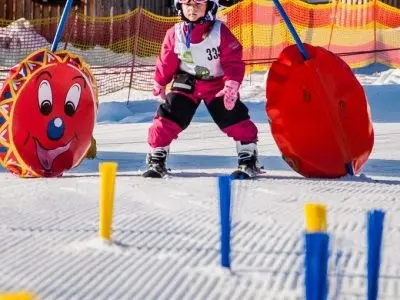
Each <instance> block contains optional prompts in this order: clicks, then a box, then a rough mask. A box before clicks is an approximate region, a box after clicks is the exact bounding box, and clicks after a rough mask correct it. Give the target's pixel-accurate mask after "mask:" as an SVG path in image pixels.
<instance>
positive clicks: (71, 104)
mask: <svg viewBox="0 0 400 300" xmlns="http://www.w3.org/2000/svg"><path fill="white" fill-rule="evenodd" d="M80 98H81V86H80V85H79V84H77V83H76V84H74V85H73V86H71V87H70V89H69V91H68V94H67V98H66V99H65V104H64V112H65V114H66V115H67V116H70V117H72V116H73V115H74V114H75V112H76V109H77V108H78V105H79V100H80Z"/></svg>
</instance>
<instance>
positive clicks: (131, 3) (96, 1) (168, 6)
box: [0, 0, 400, 20]
mask: <svg viewBox="0 0 400 300" xmlns="http://www.w3.org/2000/svg"><path fill="white" fill-rule="evenodd" d="M303 1H305V2H312V1H313V0H303ZM331 1H335V0H325V2H331ZM338 1H341V2H346V3H349V4H361V3H365V2H369V1H374V0H338ZM227 2H232V3H236V2H239V1H238V0H230V1H227ZM383 2H385V3H387V4H389V5H391V6H394V7H398V8H400V0H384V1H383ZM172 5H173V0H82V4H81V5H79V6H75V7H74V10H78V11H79V12H81V13H84V14H85V15H88V16H98V17H107V16H115V15H120V14H123V13H126V12H129V11H131V10H133V9H135V8H136V7H138V6H141V7H143V8H144V9H146V10H149V11H151V12H153V13H155V14H157V15H162V16H172V15H174V14H175V11H174V9H173V8H172ZM62 9H63V5H49V4H38V3H36V2H34V1H33V0H0V19H7V20H16V19H19V18H25V19H31V20H32V19H46V18H51V17H59V16H60V14H61V12H62Z"/></svg>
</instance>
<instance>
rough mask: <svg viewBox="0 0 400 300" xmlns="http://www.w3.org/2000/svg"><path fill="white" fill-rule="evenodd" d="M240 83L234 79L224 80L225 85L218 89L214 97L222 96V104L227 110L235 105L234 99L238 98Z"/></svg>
mask: <svg viewBox="0 0 400 300" xmlns="http://www.w3.org/2000/svg"><path fill="white" fill-rule="evenodd" d="M239 87H240V83H239V82H237V81H234V80H227V81H225V87H224V89H223V90H221V91H219V92H218V94H216V95H215V97H222V96H224V105H225V108H226V109H227V110H232V109H233V108H234V107H235V104H236V101H237V99H238V98H239V97H238V96H239V93H238V92H239Z"/></svg>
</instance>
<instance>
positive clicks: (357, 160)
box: [266, 44, 374, 178]
mask: <svg viewBox="0 0 400 300" xmlns="http://www.w3.org/2000/svg"><path fill="white" fill-rule="evenodd" d="M304 46H305V49H306V50H307V52H308V54H309V59H307V60H305V59H304V58H303V56H302V54H301V53H300V52H299V50H298V49H297V47H296V45H292V46H289V47H287V48H286V49H284V50H283V51H282V53H281V54H280V56H279V58H278V60H277V61H276V62H274V63H273V64H272V67H271V69H270V71H269V74H268V79H267V94H266V96H267V105H266V112H267V115H268V118H269V121H270V125H271V132H272V135H273V137H274V139H275V141H276V143H277V145H278V147H279V149H280V151H281V152H282V156H283V159H284V160H285V161H286V162H287V163H288V164H289V165H290V167H291V168H292V169H293V170H295V171H296V172H298V173H300V174H301V175H303V176H305V177H319V178H337V177H342V176H345V175H346V174H351V175H353V174H357V173H359V172H360V170H361V169H362V167H363V166H364V165H365V163H366V162H367V160H368V157H369V155H370V153H371V151H372V147H373V144H374V131H373V127H372V122H371V116H370V109H369V105H368V102H367V99H366V96H365V93H364V90H363V88H362V86H361V85H360V83H359V82H358V80H357V78H356V77H355V76H354V74H353V72H352V71H351V69H350V68H349V67H348V65H347V64H346V63H345V62H344V61H343V60H341V59H340V58H339V57H337V56H336V55H334V54H333V53H331V52H329V51H328V50H326V49H324V48H321V47H313V46H311V45H307V44H304Z"/></svg>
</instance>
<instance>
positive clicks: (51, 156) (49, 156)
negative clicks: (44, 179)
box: [34, 139, 72, 171]
mask: <svg viewBox="0 0 400 300" xmlns="http://www.w3.org/2000/svg"><path fill="white" fill-rule="evenodd" d="M34 140H35V143H36V154H37V156H38V159H39V162H40V164H41V165H42V167H43V168H44V169H45V170H46V171H49V170H50V169H51V168H52V166H53V162H54V160H55V159H56V158H57V157H58V156H60V155H61V154H63V153H64V152H66V151H67V150H68V149H69V148H70V146H71V143H72V141H70V142H69V143H68V144H66V145H65V146H62V147H58V148H55V149H50V150H46V149H44V148H43V147H42V146H41V145H40V143H39V142H38V140H37V139H34Z"/></svg>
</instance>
